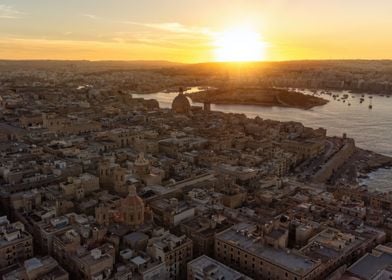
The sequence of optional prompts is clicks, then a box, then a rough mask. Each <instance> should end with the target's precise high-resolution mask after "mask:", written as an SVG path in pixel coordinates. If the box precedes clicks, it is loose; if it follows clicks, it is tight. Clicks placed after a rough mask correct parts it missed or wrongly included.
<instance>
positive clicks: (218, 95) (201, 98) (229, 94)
mask: <svg viewBox="0 0 392 280" xmlns="http://www.w3.org/2000/svg"><path fill="white" fill-rule="evenodd" d="M187 96H188V97H189V98H191V99H192V101H193V102H210V103H214V104H240V105H257V106H278V107H291V108H300V109H311V108H313V107H315V106H321V105H325V104H326V103H328V100H325V99H323V98H320V97H316V96H311V95H306V94H303V93H299V92H294V91H289V90H286V89H277V88H260V87H237V88H224V89H213V90H207V91H203V92H195V93H188V94H187Z"/></svg>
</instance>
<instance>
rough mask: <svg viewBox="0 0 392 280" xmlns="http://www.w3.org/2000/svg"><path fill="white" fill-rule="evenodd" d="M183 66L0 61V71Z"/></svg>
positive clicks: (167, 63)
mask: <svg viewBox="0 0 392 280" xmlns="http://www.w3.org/2000/svg"><path fill="white" fill-rule="evenodd" d="M182 65H184V64H182V63H176V62H170V61H165V60H132V61H110V60H108V61H88V60H0V70H17V69H58V70H61V69H65V68H66V69H69V68H75V69H78V70H85V71H93V70H96V71H105V70H133V69H159V68H170V67H179V66H182Z"/></svg>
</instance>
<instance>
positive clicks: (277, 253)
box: [216, 223, 319, 275]
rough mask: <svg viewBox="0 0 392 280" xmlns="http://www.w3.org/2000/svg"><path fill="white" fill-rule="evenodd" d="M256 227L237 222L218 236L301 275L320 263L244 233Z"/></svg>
mask: <svg viewBox="0 0 392 280" xmlns="http://www.w3.org/2000/svg"><path fill="white" fill-rule="evenodd" d="M255 227H256V225H251V224H246V223H241V224H237V225H235V226H233V227H231V228H230V229H227V230H225V231H224V232H221V233H219V234H218V235H217V237H216V238H217V239H219V240H222V241H225V242H227V243H231V244H235V245H236V246H237V247H239V248H241V249H242V250H244V251H247V252H249V254H253V255H255V256H257V257H259V258H261V259H264V260H266V261H268V262H270V263H273V264H275V265H277V266H280V267H282V268H284V269H286V270H288V271H291V272H293V273H296V274H299V275H306V274H308V273H309V272H311V271H312V270H313V269H314V268H316V267H317V266H318V265H319V263H317V262H316V261H314V260H312V259H310V258H308V257H306V256H304V255H301V254H299V253H298V252H291V253H290V252H289V251H285V250H283V249H275V248H272V247H269V246H264V245H263V244H261V243H260V242H256V241H255V238H254V237H251V236H249V234H246V233H243V232H245V231H247V232H248V233H252V232H253V231H254V229H255Z"/></svg>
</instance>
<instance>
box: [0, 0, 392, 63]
mask: <svg viewBox="0 0 392 280" xmlns="http://www.w3.org/2000/svg"><path fill="white" fill-rule="evenodd" d="M244 23H245V24H247V25H250V26H252V28H253V29H254V30H257V32H259V33H260V34H261V36H262V38H263V40H264V41H265V42H266V44H267V46H268V47H267V50H266V59H267V60H288V59H332V58H364V59H373V58H374V59H379V58H385V59H386V58H389V59H392V0H182V1H181V0H0V58H3V59H26V58H28V59H38V58H46V59H94V60H106V59H124V60H133V59H149V60H157V59H163V60H171V61H181V62H202V61H210V60H213V59H214V57H213V40H214V39H213V37H214V34H215V33H216V32H220V31H223V30H225V29H228V28H231V27H235V26H237V25H241V24H244Z"/></svg>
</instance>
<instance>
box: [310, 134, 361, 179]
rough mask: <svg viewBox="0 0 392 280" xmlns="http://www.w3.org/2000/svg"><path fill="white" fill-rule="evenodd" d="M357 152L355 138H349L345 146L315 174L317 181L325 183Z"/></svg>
mask: <svg viewBox="0 0 392 280" xmlns="http://www.w3.org/2000/svg"><path fill="white" fill-rule="evenodd" d="M354 152H355V142H354V139H347V140H346V143H345V144H344V145H343V147H342V148H341V149H340V150H339V151H338V152H336V153H335V154H334V155H333V156H332V157H331V158H330V159H329V160H328V162H327V163H326V164H324V165H323V167H322V168H321V169H320V170H319V171H318V172H317V173H316V174H315V175H314V176H313V181H314V182H316V183H325V182H326V181H327V180H328V179H329V178H330V177H331V176H332V174H333V173H334V172H335V171H337V170H338V169H339V168H340V167H341V166H342V165H343V164H344V163H345V162H346V161H347V160H348V159H349V158H350V157H351V156H352V155H353V153H354Z"/></svg>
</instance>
